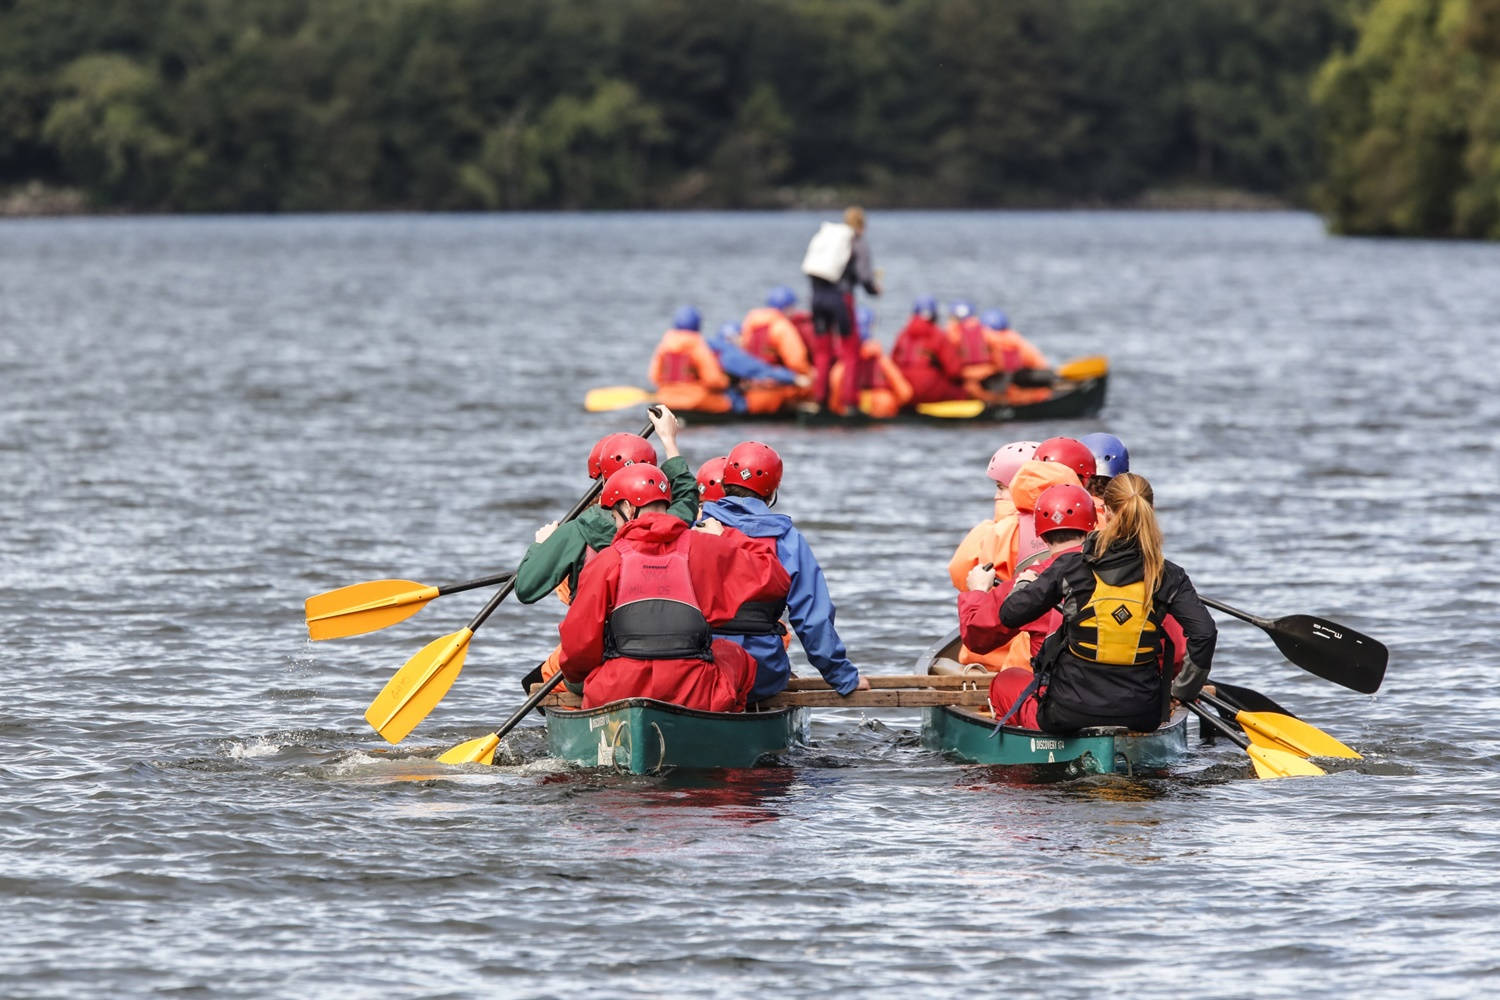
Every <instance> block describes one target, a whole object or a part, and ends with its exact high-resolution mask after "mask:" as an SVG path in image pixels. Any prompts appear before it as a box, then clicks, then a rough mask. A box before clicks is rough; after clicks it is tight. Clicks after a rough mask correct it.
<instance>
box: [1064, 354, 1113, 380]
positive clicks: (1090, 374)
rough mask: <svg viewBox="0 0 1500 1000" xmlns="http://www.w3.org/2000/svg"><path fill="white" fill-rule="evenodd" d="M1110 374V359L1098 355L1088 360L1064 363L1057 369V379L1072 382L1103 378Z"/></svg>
mask: <svg viewBox="0 0 1500 1000" xmlns="http://www.w3.org/2000/svg"><path fill="white" fill-rule="evenodd" d="M1108 373H1109V359H1108V358H1106V357H1103V356H1101V355H1097V354H1096V355H1093V356H1091V357H1087V358H1074V359H1073V360H1072V361H1068V362H1064V363H1063V364H1062V366H1061V367H1059V368H1058V369H1057V377H1058V378H1065V379H1067V380H1068V381H1070V382H1082V381H1083V380H1084V379H1090V378H1103V377H1104V376H1105V375H1107V374H1108Z"/></svg>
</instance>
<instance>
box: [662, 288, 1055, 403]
mask: <svg viewBox="0 0 1500 1000" xmlns="http://www.w3.org/2000/svg"><path fill="white" fill-rule="evenodd" d="M854 317H855V323H854V326H855V328H856V329H855V333H856V335H855V336H853V337H845V336H843V335H841V334H839V333H838V332H837V329H836V328H835V329H831V330H824V331H819V329H818V327H817V324H816V323H815V321H814V315H813V313H812V312H810V311H808V310H805V309H799V308H797V295H796V293H795V292H794V291H792V289H791V288H790V287H789V286H787V285H778V286H776V287H775V288H773V289H771V292H770V294H768V295H767V296H766V301H765V305H763V306H759V307H757V308H754V309H751V310H750V311H749V312H748V313H746V315H745V317H744V319H742V320H741V321H739V322H738V323H735V322H729V323H725V324H724V325H723V326H721V327H720V328H719V329H718V331H717V332H715V333H713V334H711V335H707V336H705V335H703V333H702V330H701V328H702V324H703V317H702V314H701V313H700V312H699V311H698V309H697V307H695V306H691V305H688V306H683V307H682V308H680V309H678V310H677V312H676V314H675V315H674V316H673V318H672V328H671V329H670V330H668V331H667V332H666V333H665V334H663V335H662V338H661V341H660V342H659V343H658V344H657V347H656V351H655V353H654V354H653V355H652V357H651V366H650V373H649V377H650V379H651V383H652V385H653V386H654V387H655V389H656V393H657V398H658V399H660V400H661V401H662V402H663V403H665V404H666V405H667V406H669V407H672V408H674V409H677V410H682V411H698V412H708V413H778V412H781V411H784V410H790V409H803V410H812V411H816V410H819V409H826V410H830V411H832V412H834V413H837V414H840V415H848V414H850V413H851V412H852V411H853V410H854V409H857V410H859V411H860V412H862V413H864V414H866V415H867V416H871V417H879V418H885V417H893V416H895V415H896V414H897V413H899V412H900V411H901V410H903V409H907V408H910V407H914V406H916V405H917V404H919V403H933V402H941V401H946V400H952V399H978V400H982V401H983V402H985V403H986V404H990V405H1002V404H1004V405H1012V406H1014V405H1018V404H1024V403H1033V402H1037V401H1038V400H1042V399H1046V398H1048V397H1049V396H1050V395H1051V393H1052V390H1051V386H1052V381H1053V376H1052V372H1051V370H1050V367H1049V364H1048V361H1047V358H1046V357H1045V356H1044V355H1043V354H1042V352H1041V351H1039V350H1038V349H1037V348H1036V347H1035V346H1034V345H1033V344H1032V343H1031V342H1030V341H1028V340H1027V339H1026V338H1025V337H1023V336H1021V335H1020V334H1019V333H1017V332H1016V331H1015V330H1013V329H1012V328H1011V325H1010V319H1009V318H1008V317H1007V316H1006V314H1005V313H1004V312H1003V311H1001V310H999V309H987V310H984V311H983V312H980V313H977V314H976V312H975V309H974V306H973V304H972V303H970V302H967V301H962V300H961V301H957V302H954V303H952V304H951V305H950V306H949V308H948V318H947V321H946V322H945V323H943V324H942V325H941V326H940V325H939V320H940V317H939V310H938V303H937V300H936V299H934V298H933V297H932V296H930V295H924V296H922V297H921V298H918V299H917V300H916V302H914V303H913V305H912V312H911V316H910V318H909V319H908V320H907V323H906V326H905V327H903V328H902V330H901V332H900V333H899V334H898V335H897V337H896V341H895V345H894V346H893V347H892V349H891V352H890V353H889V354H887V353H886V351H885V348H884V347H883V346H882V345H881V343H880V341H879V340H877V339H875V337H874V325H875V317H874V314H873V313H872V312H871V310H870V309H869V307H867V306H860V307H858V308H856V309H855V310H854Z"/></svg>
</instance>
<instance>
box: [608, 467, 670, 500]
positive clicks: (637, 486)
mask: <svg viewBox="0 0 1500 1000" xmlns="http://www.w3.org/2000/svg"><path fill="white" fill-rule="evenodd" d="M671 499H672V484H671V483H669V482H667V476H666V473H664V472H662V471H661V470H660V469H658V468H657V467H656V466H654V465H651V464H649V463H646V462H636V463H633V464H631V465H624V466H621V467H620V468H618V469H616V470H615V471H614V472H613V473H611V474H610V477H609V478H608V479H606V480H605V481H604V491H603V492H602V493H600V494H599V506H601V507H603V508H605V509H606V510H608V509H609V508H611V507H613V506H614V505H615V504H617V503H619V502H620V501H622V500H629V501H630V502H631V503H633V504H635V506H637V507H644V506H646V504H648V503H655V502H656V501H658V500H671Z"/></svg>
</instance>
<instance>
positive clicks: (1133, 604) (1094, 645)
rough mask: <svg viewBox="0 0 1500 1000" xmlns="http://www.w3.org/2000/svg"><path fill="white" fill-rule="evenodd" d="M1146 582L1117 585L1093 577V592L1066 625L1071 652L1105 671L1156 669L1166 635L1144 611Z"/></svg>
mask: <svg viewBox="0 0 1500 1000" xmlns="http://www.w3.org/2000/svg"><path fill="white" fill-rule="evenodd" d="M1146 596H1147V595H1146V582H1145V580H1136V581H1135V582H1134V583H1127V584H1122V585H1114V584H1109V583H1105V582H1104V581H1103V580H1102V579H1100V577H1099V574H1098V573H1097V572H1096V573H1095V574H1094V592H1093V594H1092V595H1091V596H1090V597H1089V599H1088V600H1087V601H1086V602H1085V603H1084V604H1083V606H1082V607H1081V608H1079V610H1078V614H1077V615H1072V616H1069V618H1068V622H1067V632H1068V652H1070V653H1072V654H1073V655H1074V656H1076V657H1078V658H1079V659H1080V660H1084V661H1086V662H1088V663H1096V664H1098V665H1100V666H1105V667H1143V666H1147V665H1151V666H1156V665H1157V662H1158V656H1159V655H1160V652H1161V648H1162V641H1163V638H1164V636H1165V632H1164V631H1163V630H1162V628H1161V621H1160V619H1161V613H1160V611H1159V610H1158V609H1156V608H1153V609H1152V613H1151V614H1149V615H1148V614H1147V613H1146V611H1145V606H1146Z"/></svg>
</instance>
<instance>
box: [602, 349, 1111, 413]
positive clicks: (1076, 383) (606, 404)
mask: <svg viewBox="0 0 1500 1000" xmlns="http://www.w3.org/2000/svg"><path fill="white" fill-rule="evenodd" d="M1101 360H1102V359H1101ZM1100 367H1102V368H1103V369H1104V370H1102V371H1096V372H1091V373H1090V375H1089V377H1087V378H1076V379H1062V380H1059V381H1058V383H1057V384H1056V385H1055V386H1054V387H1053V388H1052V395H1051V396H1049V397H1048V398H1046V399H1042V400H1038V401H1036V402H1033V403H1022V404H1016V405H1009V406H1007V405H1000V406H990V405H986V404H985V403H983V402H981V401H979V400H977V399H954V400H946V401H944V402H940V403H920V404H918V405H917V406H916V407H915V408H913V409H908V410H902V411H901V412H900V413H898V414H897V415H896V416H894V417H889V418H877V417H870V416H867V415H865V414H863V413H855V414H850V415H848V416H840V415H838V414H836V413H830V412H826V411H820V412H817V413H805V412H802V411H800V410H796V409H783V410H779V411H777V412H775V413H707V412H702V411H697V410H678V411H674V412H676V413H677V415H678V416H679V417H681V418H682V419H683V422H684V423H694V424H738V423H791V422H795V423H797V424H800V425H803V426H812V427H821V426H850V425H853V426H862V425H868V424H889V423H930V424H931V423H970V422H979V423H1021V422H1027V421H1042V420H1076V419H1083V418H1087V417H1096V416H1098V415H1099V413H1100V412H1101V411H1102V410H1103V409H1104V400H1105V395H1106V394H1107V392H1108V390H1109V371H1108V369H1107V365H1101V366H1100ZM654 402H656V396H655V394H654V393H652V392H650V391H648V390H646V389H641V388H639V387H636V386H627V385H613V386H602V387H600V388H597V389H591V390H589V392H588V393H587V395H586V396H585V397H584V409H585V410H588V411H589V412H591V413H605V412H610V411H612V410H619V409H625V408H629V407H636V406H646V405H648V404H650V403H654Z"/></svg>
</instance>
